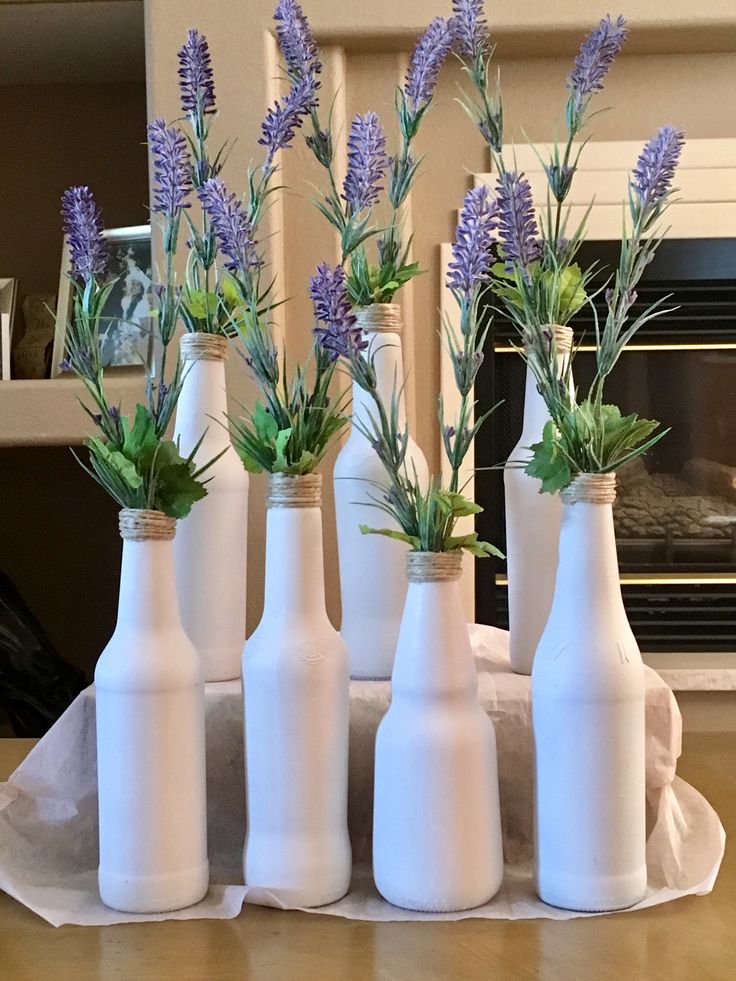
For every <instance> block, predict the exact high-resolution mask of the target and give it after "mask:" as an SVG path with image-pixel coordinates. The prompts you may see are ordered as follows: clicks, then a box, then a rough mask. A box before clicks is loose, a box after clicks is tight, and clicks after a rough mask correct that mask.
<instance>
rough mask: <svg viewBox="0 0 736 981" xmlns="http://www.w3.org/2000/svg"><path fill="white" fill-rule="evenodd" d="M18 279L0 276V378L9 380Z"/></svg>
mask: <svg viewBox="0 0 736 981" xmlns="http://www.w3.org/2000/svg"><path fill="white" fill-rule="evenodd" d="M17 294H18V280H17V279H6V278H3V277H0V379H2V381H9V380H10V350H11V347H12V345H13V322H14V320H15V300H16V296H17Z"/></svg>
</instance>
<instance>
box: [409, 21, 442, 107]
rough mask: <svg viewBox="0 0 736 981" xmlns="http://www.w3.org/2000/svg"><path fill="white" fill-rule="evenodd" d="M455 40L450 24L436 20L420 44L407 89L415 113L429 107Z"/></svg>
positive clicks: (411, 67) (410, 67) (422, 37)
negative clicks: (441, 70)
mask: <svg viewBox="0 0 736 981" xmlns="http://www.w3.org/2000/svg"><path fill="white" fill-rule="evenodd" d="M454 39H455V35H454V30H453V27H452V25H451V23H450V21H448V20H445V18H444V17H435V19H434V20H433V21H432V22H431V24H430V25H429V27H428V28H427V30H426V31H425V32H424V34H422V36H421V37H420V38H419V40H418V41H417V44H416V47H415V48H414V53H413V54H412V56H411V61H410V63H409V69H408V71H407V73H406V81H405V83H404V88H405V90H406V96H407V99H408V100H409V102H410V103H411V108H412V111H413V112H414V113H417V112H418V111H420V110H422V109H424V108H426V106H427V105H429V103H430V101H431V99H432V96H433V95H434V90H435V88H436V86H437V79H438V77H439V74H440V69H441V68H442V65H443V64H444V61H445V58H447V56H448V54H449V53H450V51H451V49H452V43H453V41H454Z"/></svg>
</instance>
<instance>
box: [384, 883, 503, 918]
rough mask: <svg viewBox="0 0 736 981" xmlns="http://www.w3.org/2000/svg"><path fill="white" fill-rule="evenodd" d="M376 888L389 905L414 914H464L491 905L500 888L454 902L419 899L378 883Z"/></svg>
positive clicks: (456, 899) (457, 899)
mask: <svg viewBox="0 0 736 981" xmlns="http://www.w3.org/2000/svg"><path fill="white" fill-rule="evenodd" d="M376 888H377V889H378V891H379V893H380V894H381V895H382V896H383V898H384V899H385V900H386V902H387V903H391V905H392V906H396V907H397V908H398V909H406V910H409V911H410V912H412V913H462V912H464V911H466V910H471V909H477V908H478V907H479V906H485V904H486V903H490V901H491V900H492V899H493V897H494V896H495V895H496V893H497V892H498V889H499V886H497V887H496V888H495V889H489V890H488V891H487V892H485V893H484V894H483V895H482V896H480V897H469V898H465V899H460V898H455V899H454V900H447V899H445V900H442V899H437V898H436V897H435V898H431V899H427V898H423V899H417V898H415V897H413V896H407V895H406V894H405V893H400V892H398V891H397V892H392V890H391V889H385V888H381V886H380V885H379V884H378V883H376Z"/></svg>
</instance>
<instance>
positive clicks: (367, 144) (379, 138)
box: [281, 4, 453, 678]
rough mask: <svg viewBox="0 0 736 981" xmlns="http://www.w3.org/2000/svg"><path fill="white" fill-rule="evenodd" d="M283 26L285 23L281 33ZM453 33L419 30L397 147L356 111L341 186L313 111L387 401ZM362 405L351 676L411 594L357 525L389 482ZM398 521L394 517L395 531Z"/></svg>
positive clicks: (370, 669)
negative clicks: (413, 196)
mask: <svg viewBox="0 0 736 981" xmlns="http://www.w3.org/2000/svg"><path fill="white" fill-rule="evenodd" d="M286 6H287V4H282V7H286ZM288 6H289V7H291V8H296V6H297V5H296V4H288ZM283 30H284V28H283V26H282V27H281V32H282V33H283ZM452 41H453V34H452V30H451V28H450V23H449V22H448V21H446V20H444V19H443V18H442V17H437V18H435V19H434V20H433V21H432V23H431V24H430V25H429V27H428V28H427V30H426V31H425V32H424V34H423V35H422V36H421V37H420V38H419V40H418V42H417V45H416V47H415V49H414V53H413V55H412V58H411V61H410V64H409V68H408V71H407V74H406V78H405V80H404V84H403V86H399V87H397V89H396V100H395V108H396V115H397V122H398V130H399V140H398V142H399V146H398V148H397V150H396V152H395V153H394V154H393V155H391V156H387V154H386V137H385V134H384V131H383V128H382V126H381V122H380V120H379V118H378V116H377V115H376V113H374V112H366V113H365V114H362V115H361V114H358V115H356V116H355V118H354V119H353V121H352V125H351V128H350V134H349V138H348V168H347V174H346V176H345V180H344V182H343V187H342V192H341V193H340V192H339V191H338V185H337V180H336V177H335V174H334V169H333V151H332V146H333V141H332V136H331V133H330V127H329V125H328V126H327V127H326V128H325V127H324V126H323V125H322V123H321V121H320V120H319V117H318V116H317V114H316V112H315V113H313V115H312V132H311V134H310V135H309V136H308V137H307V145H308V146H309V147H310V149H311V150H312V151H313V153H314V155H315V157H316V158H317V160H318V161H319V162H320V163H321V164H322V166H323V167H324V168H325V170H326V172H327V175H328V184H329V190H328V192H327V194H326V196H325V197H324V198H323V199H322V200H318V201H317V202H316V205H317V207H318V208H319V210H320V211H321V213H322V214H323V215H324V216H325V217H326V218H327V220H328V221H329V222H330V224H331V225H332V226H333V227H334V228H335V229H336V231H337V232H338V233H339V235H340V242H341V250H342V261H343V263H346V264H347V265H348V269H349V272H348V275H347V277H346V283H347V288H348V293H349V296H350V300H351V301H352V303H353V304H354V305H355V306H356V307H357V308H358V325H359V326H360V328H361V329H362V330H363V332H364V335H365V337H366V339H367V341H368V342H369V346H370V351H371V356H372V357H373V359H374V365H375V371H376V379H377V386H378V393H379V395H380V397H381V399H382V400H383V402H384V403H386V404H388V403H389V402H390V400H391V396H392V392H393V391H394V387H395V384H396V382H399V383H401V382H403V378H404V374H403V372H404V368H403V357H402V339H401V330H402V321H401V311H400V307H399V306H398V304H397V303H395V302H394V301H395V297H396V294H397V293H398V292H399V290H400V289H401V287H402V286H403V285H404V284H405V283H407V282H409V281H410V280H411V279H413V278H414V277H415V276H418V275H420V274H421V272H422V270H421V269H420V268H419V264H418V263H416V262H412V261H411V260H410V247H411V236H409V238H408V239H407V240H406V241H404V235H405V232H404V227H403V226H404V222H405V219H404V209H405V205H406V201H407V198H408V195H409V192H410V190H411V187H412V184H413V182H414V179H415V178H416V176H417V170H418V167H419V163H420V161H419V160H418V159H416V158H415V156H414V153H413V149H412V144H413V141H414V139H415V138H416V136H417V133H418V132H419V128H420V125H421V122H422V119H423V118H424V116H425V115H426V113H427V112H428V110H429V109H430V106H431V104H432V100H433V98H434V92H435V87H436V84H437V78H438V75H439V72H440V69H441V67H442V65H443V63H444V61H445V59H446V58H447V55H448V54H449V52H450V49H451V46H452ZM282 49H283V51H284V54H285V56H286V61H287V66H288V68H289V71H290V72H291V73H295V72H298V71H299V66H300V65H301V64H303V62H304V61H305V59H304V58H303V57H301V58H296V57H294V56H293V51H294V46H293V45H285V44H284V43H283V41H282ZM386 179H387V180H388V188H387V198H388V202H387V204H388V207H389V209H390V218H389V220H388V222H387V223H386V225H385V226H382V227H379V226H378V225H376V224H375V223H374V221H373V209H374V207H375V206H376V205H379V204H380V202H381V192H382V191H383V190H384V184H383V182H384V181H385V180H386ZM371 239H375V240H376V254H377V264H376V265H372V264H371V262H370V261H369V258H368V251H367V243H368V242H369V240H371ZM396 391H397V400H398V404H397V411H398V413H399V423H400V426H401V429H402V432H403V431H404V430H405V422H406V413H405V407H404V392H403V386H402V385H400V384H399V385H396ZM365 403H366V396H365V393H363V392H362V391H361V389H360V386H359V385H357V384H354V385H353V421H354V425H353V428H352V431H351V433H350V436H349V438H348V440H347V442H346V443H345V445H344V446H343V447H342V449H341V450H340V453H339V454H338V457H337V460H336V461H335V469H334V481H335V485H334V490H335V512H336V519H337V544H338V554H339V559H340V592H341V598H342V627H341V633H342V636H343V639H344V640H345V642H346V643H347V645H348V652H349V656H350V666H351V674H352V676H353V677H354V678H388V677H390V676H391V669H392V667H393V662H394V655H395V651H396V642H397V639H398V633H399V625H400V622H401V613H402V610H403V606H404V598H405V595H406V580H405V575H404V563H405V553H406V549H405V548H403V547H402V545H400V544H399V543H398V542H396V541H391V540H390V539H385V540H369V539H365V538H361V536H360V533H359V530H358V525H359V524H360V523H361V522H365V521H366V520H368V518H367V515H368V512H367V510H366V509H367V508H368V507H370V506H371V501H370V496H371V490H372V488H374V487H375V485H376V484H380V483H381V482H383V483H385V476H384V472H383V467H382V464H381V462H380V460H379V459H378V458H377V456H376V454H375V452H374V451H373V449H372V447H371V446H370V444H369V443H367V442H366V439H365V437H364V436H363V434H362V432H361V428H360V426H359V425H357V422H358V421H359V420H361V421H362V422H363V423H364V424H365V422H366V421H367V420H366V418H365V415H364V412H365V408H366V405H365ZM405 449H406V463H407V466H408V469H409V471H410V472H412V473H413V472H416V476H417V478H418V481H419V484H420V486H422V487H425V488H426V486H427V483H428V479H429V474H428V470H427V464H426V461H425V459H424V455H423V454H422V452H421V450H420V449H419V447H418V446H417V444H416V443H415V442H414V440H413V439H412V438H411V436H408V444H407V446H406V448H405ZM399 527H400V526H399V525H398V524H396V525H395V528H396V530H399Z"/></svg>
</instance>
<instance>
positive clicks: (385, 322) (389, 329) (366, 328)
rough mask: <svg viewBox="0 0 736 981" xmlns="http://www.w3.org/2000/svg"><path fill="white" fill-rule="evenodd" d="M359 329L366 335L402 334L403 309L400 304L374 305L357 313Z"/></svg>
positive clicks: (359, 308)
mask: <svg viewBox="0 0 736 981" xmlns="http://www.w3.org/2000/svg"><path fill="white" fill-rule="evenodd" d="M355 317H356V320H357V321H358V327H360V329H361V330H362V331H363V333H365V334H400V333H401V326H402V324H401V307H400V306H399V304H398V303H372V304H371V305H370V306H369V307H358V309H357V310H356V312H355Z"/></svg>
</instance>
